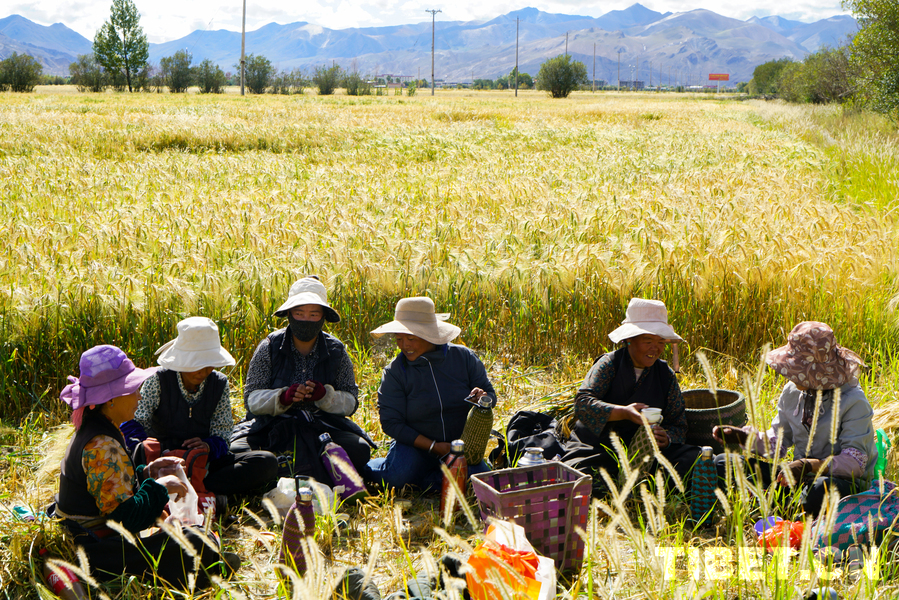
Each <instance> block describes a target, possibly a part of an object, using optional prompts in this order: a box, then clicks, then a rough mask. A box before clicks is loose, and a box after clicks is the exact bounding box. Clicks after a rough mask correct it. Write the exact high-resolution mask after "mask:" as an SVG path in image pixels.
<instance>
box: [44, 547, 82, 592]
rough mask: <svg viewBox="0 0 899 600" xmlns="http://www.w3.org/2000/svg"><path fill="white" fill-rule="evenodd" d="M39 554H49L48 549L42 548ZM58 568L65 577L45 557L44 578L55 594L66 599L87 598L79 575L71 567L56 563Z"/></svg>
mask: <svg viewBox="0 0 899 600" xmlns="http://www.w3.org/2000/svg"><path fill="white" fill-rule="evenodd" d="M39 554H40V555H41V556H42V557H43V556H45V555H46V554H47V549H46V548H43V549H41V551H40V552H39ZM47 558H49V557H47ZM56 568H57V569H58V570H59V571H60V574H61V575H62V576H63V577H60V575H58V574H57V572H56V571H54V570H53V569H52V568H51V567H50V565H49V563H47V560H46V558H45V559H44V566H43V571H44V578H45V579H46V580H47V585H48V586H50V589H51V590H52V591H53V593H54V594H56V595H57V596H59V597H60V598H65V599H66V600H83V599H84V598H87V594H86V593H85V592H84V587H82V585H81V582H80V581H78V577H77V576H76V575H75V574H74V573H73V572H72V570H71V569H68V568H66V567H64V566H62V565H56Z"/></svg>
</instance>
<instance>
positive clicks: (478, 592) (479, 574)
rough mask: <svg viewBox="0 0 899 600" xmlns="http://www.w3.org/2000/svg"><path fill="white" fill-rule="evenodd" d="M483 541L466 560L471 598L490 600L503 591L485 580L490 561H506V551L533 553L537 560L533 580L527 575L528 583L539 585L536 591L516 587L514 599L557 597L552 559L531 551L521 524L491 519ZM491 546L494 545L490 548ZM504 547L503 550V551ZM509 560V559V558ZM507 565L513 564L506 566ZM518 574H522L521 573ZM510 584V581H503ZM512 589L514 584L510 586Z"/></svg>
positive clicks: (546, 599)
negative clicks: (469, 569)
mask: <svg viewBox="0 0 899 600" xmlns="http://www.w3.org/2000/svg"><path fill="white" fill-rule="evenodd" d="M485 537H486V538H487V539H486V541H485V542H483V543H481V544H480V545H478V546H477V547H476V548H475V551H474V552H473V553H472V555H471V557H469V559H468V564H469V567H471V568H472V572H469V573H468V574H467V575H466V580H467V581H468V590H469V592H470V593H471V597H472V598H484V599H487V598H489V599H491V600H492V599H493V598H494V597H496V595H497V594H501V593H502V592H501V591H500V590H499V589H498V588H497V587H496V585H497V583H496V582H495V581H492V580H491V579H489V578H488V573H489V569H490V568H491V567H490V563H491V561H497V560H506V558H504V557H505V552H506V551H507V550H508V551H514V552H523V553H528V554H530V553H532V555H533V556H536V557H537V568H536V571H535V572H534V574H533V577H530V576H528V579H530V581H531V582H536V583H539V584H540V585H539V590H535V589H534V588H535V587H536V586H535V585H533V584H532V583H529V584H528V585H526V586H525V587H518V588H514V587H513V589H512V590H507V591H512V592H513V594H512V597H514V598H529V599H532V600H551V599H552V598H555V596H556V565H555V561H553V559H551V558H549V557H547V556H540V555H539V554H537V552H536V551H535V550H534V547H533V546H532V545H531V542H530V541H528V539H527V536H526V535H525V532H524V528H523V527H522V526H520V525H517V524H515V523H512V522H509V521H503V520H501V519H491V520H490V526H489V527H488V528H487V533H486V535H485ZM491 544H493V546H492V549H491V546H490V545H491ZM497 545H498V546H497ZM503 547H505V549H503ZM508 558H509V559H511V557H508ZM509 564H510V565H511V564H512V563H509ZM519 573H521V574H523V572H522V571H519ZM506 581H507V583H511V581H510V580H508V579H507V580H506ZM512 585H513V586H514V585H515V584H512Z"/></svg>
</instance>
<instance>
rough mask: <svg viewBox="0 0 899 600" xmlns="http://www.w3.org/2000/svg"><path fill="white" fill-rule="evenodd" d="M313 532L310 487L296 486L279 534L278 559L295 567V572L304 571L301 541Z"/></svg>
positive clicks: (313, 517) (303, 553)
mask: <svg viewBox="0 0 899 600" xmlns="http://www.w3.org/2000/svg"><path fill="white" fill-rule="evenodd" d="M314 533H315V512H314V510H313V508H312V489H311V488H308V487H303V488H298V491H297V497H296V500H295V501H294V503H293V504H292V505H291V507H290V511H288V513H287V518H285V519H284V532H283V533H282V535H281V554H280V555H279V556H278V561H279V562H280V563H282V564H285V565H287V566H289V567H292V568H294V569H296V571H297V573H299V574H300V575H304V574H305V573H306V569H307V566H308V565H307V564H306V554H305V552H303V543H302V541H303V540H305V539H306V538H307V537H311V536H312V535H313V534H314Z"/></svg>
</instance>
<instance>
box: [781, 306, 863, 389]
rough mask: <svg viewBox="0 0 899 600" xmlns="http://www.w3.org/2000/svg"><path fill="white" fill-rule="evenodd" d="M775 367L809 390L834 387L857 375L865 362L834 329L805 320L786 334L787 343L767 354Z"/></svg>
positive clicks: (840, 385) (824, 324) (817, 322)
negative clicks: (843, 343)
mask: <svg viewBox="0 0 899 600" xmlns="http://www.w3.org/2000/svg"><path fill="white" fill-rule="evenodd" d="M765 360H766V362H767V363H768V364H769V365H770V366H771V368H772V369H774V370H775V371H777V372H778V373H780V374H781V375H783V376H784V377H786V378H787V379H789V380H790V381H792V382H793V383H795V384H798V385H801V386H802V387H805V388H807V389H810V390H831V389H834V388H838V387H842V386H844V385H845V384H847V383H849V382H850V381H852V380H853V379H858V372H859V369H860V368H861V367H863V366H865V363H864V361H862V359H861V357H859V355H858V354H856V353H855V352H853V351H852V350H850V349H849V348H844V347H842V346H840V345H839V344H837V340H836V337H835V336H834V334H833V329H831V328H830V326H829V325H827V324H826V323H821V322H819V321H803V322H802V323H799V324H798V325H796V326H795V327H794V328H793V330H792V331H791V332H790V334H789V335H788V336H787V344H786V345H785V346H781V347H780V348H775V349H774V350H771V351H770V352H769V353H768V355H767V356H766V357H765Z"/></svg>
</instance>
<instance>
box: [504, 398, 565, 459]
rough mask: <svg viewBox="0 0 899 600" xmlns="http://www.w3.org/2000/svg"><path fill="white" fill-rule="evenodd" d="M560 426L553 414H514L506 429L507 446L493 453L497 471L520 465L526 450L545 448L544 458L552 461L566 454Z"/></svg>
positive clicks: (522, 411)
mask: <svg viewBox="0 0 899 600" xmlns="http://www.w3.org/2000/svg"><path fill="white" fill-rule="evenodd" d="M557 425H558V423H557V422H556V419H555V418H554V417H553V416H552V415H547V414H545V413H539V412H535V411H530V410H521V411H518V412H517V413H515V414H514V415H512V418H511V419H509V425H508V426H507V427H506V443H505V444H503V443H500V444H499V446H497V448H496V449H495V450H494V451H493V452H491V453H490V461H491V462H492V463H493V465H494V467H495V468H498V469H500V468H504V467H510V466H513V465H515V464H517V462H518V459H519V458H520V457H521V456H522V455H523V454H524V450H525V448H535V447H536V448H543V457H544V458H545V459H546V460H552V459H554V458H556V457H557V456H562V455H564V454H565V444H564V442H562V440H561V439H559V435H558V433H557V432H556V426H557Z"/></svg>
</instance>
